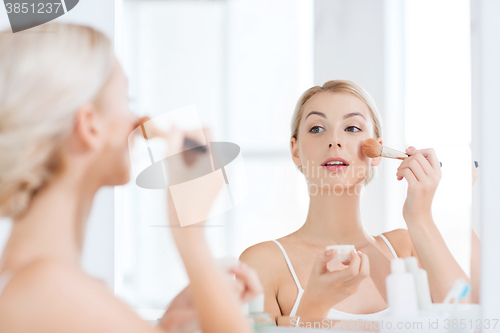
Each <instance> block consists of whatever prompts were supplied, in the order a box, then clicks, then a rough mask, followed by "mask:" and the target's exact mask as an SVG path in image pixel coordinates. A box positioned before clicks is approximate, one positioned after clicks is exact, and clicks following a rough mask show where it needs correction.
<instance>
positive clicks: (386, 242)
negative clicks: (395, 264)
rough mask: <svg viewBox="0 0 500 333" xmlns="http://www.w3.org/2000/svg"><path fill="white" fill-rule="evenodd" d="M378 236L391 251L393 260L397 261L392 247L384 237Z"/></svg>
mask: <svg viewBox="0 0 500 333" xmlns="http://www.w3.org/2000/svg"><path fill="white" fill-rule="evenodd" d="M379 236H380V238H382V240H383V241H384V242H385V244H386V245H387V247H388V248H389V250H391V253H392V255H393V257H394V259H397V258H398V255H397V253H396V251H394V248H393V247H392V245H391V243H390V242H389V240H388V239H387V238H386V237H385V236H384V235H382V234H380V235H379Z"/></svg>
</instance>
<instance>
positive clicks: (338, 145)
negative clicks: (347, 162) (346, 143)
mask: <svg viewBox="0 0 500 333" xmlns="http://www.w3.org/2000/svg"><path fill="white" fill-rule="evenodd" d="M332 146H333V145H332V144H331V143H330V145H329V146H328V148H332ZM337 147H339V148H342V145H341V144H340V142H337Z"/></svg>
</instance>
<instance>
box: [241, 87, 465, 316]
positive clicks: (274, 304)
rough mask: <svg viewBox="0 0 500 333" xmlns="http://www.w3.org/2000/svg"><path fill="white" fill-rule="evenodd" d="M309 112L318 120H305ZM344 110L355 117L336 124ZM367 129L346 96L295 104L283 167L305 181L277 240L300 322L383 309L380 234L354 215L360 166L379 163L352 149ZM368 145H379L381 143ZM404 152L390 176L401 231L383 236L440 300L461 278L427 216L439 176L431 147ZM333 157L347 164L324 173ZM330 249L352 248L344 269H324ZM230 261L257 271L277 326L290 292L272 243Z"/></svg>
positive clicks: (364, 115) (386, 265)
mask: <svg viewBox="0 0 500 333" xmlns="http://www.w3.org/2000/svg"><path fill="white" fill-rule="evenodd" d="M312 111H318V112H321V113H323V114H324V116H320V115H317V114H312V115H310V116H308V115H309V113H311V112H312ZM351 113H358V114H359V115H355V116H353V117H348V118H347V119H344V117H345V116H346V115H349V114H351ZM352 126H355V128H353V127H352ZM373 133H374V131H373V119H372V117H371V114H370V111H369V109H368V106H367V105H366V104H365V103H364V102H362V101H361V100H360V99H358V98H357V97H355V96H354V95H351V94H348V93H332V92H321V93H318V94H316V95H314V96H313V97H311V98H310V99H309V100H308V101H307V102H306V103H305V105H304V112H303V114H302V118H301V122H300V125H299V134H298V138H297V139H295V138H292V139H291V142H290V147H291V152H292V158H293V162H294V163H295V164H296V165H297V166H302V169H303V173H304V175H305V178H306V181H307V182H308V185H309V186H308V187H309V196H310V203H309V211H308V215H307V218H306V221H305V223H304V225H303V226H302V227H301V228H300V229H298V230H297V231H295V232H294V233H292V234H290V235H287V236H285V237H283V238H280V239H279V242H280V243H281V244H282V245H283V247H284V248H285V250H286V251H287V253H288V255H289V257H290V260H291V262H292V265H293V267H294V269H295V272H296V274H297V276H298V279H299V281H300V284H301V286H302V288H303V289H304V290H305V291H304V294H303V296H302V299H301V301H300V303H299V307H298V310H297V316H301V318H326V317H327V315H328V311H329V309H330V308H334V309H336V310H340V311H344V312H349V313H357V314H363V313H373V312H377V311H381V310H383V309H385V308H387V300H386V290H385V278H386V276H387V275H388V274H389V273H390V260H391V259H392V258H393V256H392V254H391V252H390V250H389V248H388V247H387V245H386V244H385V243H384V242H383V240H382V239H381V238H380V237H373V236H371V235H369V234H368V232H367V231H366V230H365V228H364V226H363V223H362V220H361V214H360V195H359V193H360V189H361V187H362V186H363V181H364V179H365V178H366V177H367V176H368V170H369V167H370V165H371V166H377V165H378V164H379V163H380V161H381V158H376V159H369V158H367V157H365V156H364V155H363V153H362V150H361V147H362V143H363V141H364V140H366V139H368V138H373ZM375 139H377V140H378V141H379V142H380V143H381V144H382V140H381V138H375ZM330 144H331V145H332V146H331V147H330ZM407 152H408V153H409V154H411V155H412V156H411V157H409V158H407V159H405V160H404V161H403V162H402V163H401V165H400V166H399V168H398V170H397V175H396V177H397V179H398V180H401V179H403V178H405V179H406V180H407V182H408V193H407V199H406V201H405V203H404V207H403V217H404V219H405V221H406V223H407V226H408V230H406V229H397V230H393V231H390V232H387V233H384V235H385V236H386V237H387V239H388V240H389V241H390V243H391V244H392V246H393V247H394V249H395V251H396V253H397V254H398V257H408V256H415V257H417V259H418V260H419V265H420V266H421V267H423V268H424V269H426V270H427V272H428V276H429V283H430V289H431V296H432V299H433V301H434V302H441V301H442V300H443V299H444V297H445V295H446V293H447V292H448V290H449V289H450V288H451V287H452V285H453V283H454V281H455V279H457V278H464V279H466V280H468V278H467V276H466V274H465V273H464V272H463V271H462V269H461V268H460V266H459V265H458V263H457V262H456V261H455V259H454V258H453V256H452V255H451V253H450V251H449V250H448V248H447V246H446V244H445V243H444V240H443V238H442V237H441V235H440V233H439V231H438V229H437V227H436V225H435V224H434V221H433V219H432V214H431V203H432V199H433V196H434V193H435V191H436V188H437V185H438V183H439V180H440V178H441V170H440V167H439V162H438V160H437V158H436V155H435V153H434V151H433V150H432V149H426V150H416V149H415V148H414V147H409V148H408V149H407ZM339 156H340V157H342V158H344V159H345V160H346V161H347V162H348V163H349V167H348V168H347V171H346V172H333V171H330V172H326V173H325V171H324V169H323V168H322V167H321V164H322V162H323V161H325V160H326V159H327V158H329V157H339ZM312 168H315V169H314V173H313V172H312ZM317 170H320V171H321V172H320V173H318V172H317ZM353 170H354V171H355V172H352V171H353ZM321 189H322V190H323V191H321ZM336 244H352V245H354V246H355V248H356V250H358V251H360V253H355V252H352V253H351V263H350V264H349V265H348V266H341V267H339V266H338V265H337V268H340V269H341V270H336V271H333V272H330V271H329V270H327V269H326V264H327V262H328V261H329V260H330V259H331V254H329V253H327V252H325V247H326V246H327V245H336ZM437 253H438V254H440V255H439V256H437V255H436V254H437ZM240 260H241V261H243V262H246V263H247V264H249V265H250V266H251V267H253V268H255V269H256V270H257V272H258V274H259V278H260V279H261V281H262V284H263V286H264V293H265V296H266V297H265V299H266V303H265V309H266V311H267V312H269V313H271V314H272V315H273V316H274V317H275V318H277V322H278V323H280V324H281V323H282V320H280V317H282V316H288V315H289V314H290V312H291V310H292V307H293V304H294V302H295V300H296V298H297V294H298V290H297V286H296V284H295V282H294V281H293V278H292V276H291V274H290V271H289V269H288V267H287V265H286V262H285V260H284V258H283V254H282V253H281V251H280V249H279V248H278V247H277V246H276V244H274V243H273V242H264V243H260V244H257V245H254V246H252V247H250V248H248V249H246V250H245V251H244V252H243V253H242V255H241V257H240ZM342 268H343V270H342Z"/></svg>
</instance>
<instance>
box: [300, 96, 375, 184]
mask: <svg viewBox="0 0 500 333" xmlns="http://www.w3.org/2000/svg"><path fill="white" fill-rule="evenodd" d="M298 133H299V134H298V138H297V140H295V138H292V142H291V146H292V156H293V159H294V163H295V164H296V165H297V166H302V172H303V174H304V176H305V177H306V180H307V182H308V183H309V185H311V184H315V185H316V186H318V187H321V188H324V189H325V190H326V189H332V190H335V189H338V188H342V189H347V188H350V187H355V186H359V185H361V184H362V183H363V182H364V180H365V179H366V178H367V177H368V175H369V172H370V166H371V165H372V166H375V165H378V164H379V163H380V158H379V159H370V158H368V157H366V156H365V155H363V152H362V149H361V148H362V144H363V142H364V141H365V140H366V139H369V138H373V137H374V120H373V116H372V112H371V111H370V109H369V107H368V105H366V104H365V103H364V102H363V101H362V100H360V99H359V98H357V97H356V96H354V95H353V94H350V93H346V92H320V93H317V94H315V95H314V96H312V97H311V98H310V99H309V100H308V101H307V102H306V103H305V105H304V109H303V113H302V117H301V120H300V125H299V131H298ZM376 139H378V140H379V142H381V141H380V138H376ZM331 158H334V159H336V160H339V161H338V162H333V163H334V164H337V165H326V162H328V160H329V159H331ZM330 164H331V163H330Z"/></svg>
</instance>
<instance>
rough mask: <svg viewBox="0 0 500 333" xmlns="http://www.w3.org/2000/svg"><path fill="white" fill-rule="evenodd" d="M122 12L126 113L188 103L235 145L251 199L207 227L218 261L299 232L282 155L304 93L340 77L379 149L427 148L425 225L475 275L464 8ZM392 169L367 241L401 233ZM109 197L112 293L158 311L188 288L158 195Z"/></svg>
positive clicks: (260, 3)
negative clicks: (357, 100) (364, 98)
mask: <svg viewBox="0 0 500 333" xmlns="http://www.w3.org/2000/svg"><path fill="white" fill-rule="evenodd" d="M119 17H121V26H120V27H119V29H118V30H117V38H118V40H119V41H122V42H121V43H119V44H118V46H119V48H118V54H119V56H120V57H121V60H122V62H123V64H124V68H125V70H126V72H127V74H128V76H129V79H130V87H131V88H130V90H131V95H132V97H133V98H134V105H133V109H134V110H135V112H136V113H137V114H139V115H146V114H147V115H150V116H151V117H154V116H156V115H160V114H163V113H165V112H167V111H171V110H175V109H178V108H181V107H184V106H187V105H192V104H196V106H197V109H198V112H199V117H200V119H201V121H202V123H203V124H204V125H206V126H209V127H211V128H212V130H213V132H214V136H215V138H216V139H217V140H218V141H228V142H233V143H236V144H238V145H239V146H240V148H241V152H242V156H243V159H244V162H245V166H246V172H247V182H248V194H247V198H246V199H245V200H244V202H243V203H242V204H241V205H239V206H237V207H236V208H234V209H233V210H231V211H229V212H227V213H225V214H223V215H221V216H219V217H217V218H215V219H214V220H213V221H210V222H209V224H211V225H214V227H213V228H207V230H206V234H207V237H208V238H209V240H210V243H211V246H212V251H213V253H214V255H215V256H216V257H228V256H229V257H238V256H239V255H240V254H241V252H242V251H243V250H245V249H246V248H247V247H249V246H251V245H253V244H257V243H260V242H263V241H268V240H271V239H277V238H280V237H283V236H284V235H287V234H289V233H291V232H293V231H295V230H297V229H298V228H300V227H301V226H302V224H303V223H304V221H305V218H306V215H307V212H308V205H309V196H308V193H307V186H306V183H305V180H304V176H303V175H302V174H300V173H299V172H298V171H297V169H296V167H295V165H294V164H293V161H292V158H291V155H290V121H291V117H292V113H293V109H294V106H295V103H296V102H297V100H298V98H299V97H300V95H301V94H302V93H303V92H304V91H305V90H306V89H308V88H310V87H312V86H314V85H322V84H323V83H325V82H326V81H328V80H332V79H346V80H351V81H354V82H356V83H358V84H359V85H361V86H362V87H363V88H364V89H365V90H366V91H368V93H369V94H370V95H371V96H372V97H373V99H374V100H375V102H376V104H377V106H378V109H379V111H380V113H381V117H382V121H383V140H384V145H386V146H389V147H391V148H395V149H398V150H403V151H404V149H405V148H406V147H408V146H410V145H413V146H415V147H417V148H429V147H432V148H434V149H435V151H436V154H437V156H438V158H439V160H440V161H441V162H442V174H443V176H442V179H441V182H440V184H439V187H438V190H437V192H436V194H435V197H434V201H433V217H434V221H435V223H436V225H437V226H438V228H439V231H440V233H441V234H442V236H443V238H444V240H445V241H446V244H447V246H448V248H449V249H450V251H451V253H452V254H453V256H454V257H455V259H456V260H457V262H458V263H459V264H460V266H461V267H462V269H463V270H464V271H465V272H466V273H467V274H468V275H470V272H471V241H470V240H471V218H470V216H471V165H472V164H471V161H472V159H473V156H474V154H473V152H471V77H470V71H471V59H470V52H471V49H470V3H469V1H467V0H460V1H456V0H439V1H436V0H434V1H410V0H406V1H399V0H389V1H372V0H364V1H361V0H357V1H342V0H314V1H313V0H293V1H290V0H252V1H242V0H241V1H240V0H227V1H187V2H186V1H133V0H124V1H123V4H122V12H121V13H119ZM399 163H400V162H399V161H396V160H389V159H384V160H383V161H382V163H381V165H380V166H379V167H378V175H377V177H376V178H375V180H374V181H373V182H372V183H371V184H369V185H368V186H367V187H366V188H365V190H364V192H365V193H364V194H363V197H362V208H361V213H362V220H363V224H364V226H365V228H366V230H367V231H368V232H369V233H370V234H371V235H378V234H380V233H383V232H386V231H389V230H393V229H397V228H406V224H405V221H404V219H403V216H402V207H403V203H404V201H405V199H406V182H405V181H402V182H398V181H397V180H396V177H395V174H396V170H397V168H398V166H399ZM116 191H117V193H118V195H117V201H116V207H117V209H118V211H119V214H118V217H117V221H116V224H117V225H118V226H119V227H118V228H117V231H116V239H117V244H119V245H118V247H117V258H120V261H119V262H117V265H116V271H115V276H116V277H117V280H118V281H119V283H117V285H116V286H117V287H116V292H117V294H118V295H120V296H121V297H122V298H123V299H125V300H126V301H127V302H128V303H129V304H131V305H132V306H133V307H135V308H141V309H149V310H151V311H154V310H156V309H157V310H160V311H159V312H158V313H161V310H163V308H164V307H165V306H166V305H167V304H168V302H169V300H171V299H172V298H173V297H174V296H175V294H176V293H177V292H179V291H180V290H181V289H182V288H183V287H184V286H185V285H186V284H187V278H186V276H185V274H184V273H183V269H182V263H181V261H180V259H179V258H178V257H177V254H176V251H175V249H174V248H175V247H174V244H173V242H172V240H171V239H170V235H169V231H168V229H167V228H162V224H163V222H162V221H164V219H165V213H164V212H163V209H164V205H163V204H162V202H163V198H162V196H161V194H158V193H155V192H153V191H148V190H144V189H141V188H138V187H137V186H135V183H134V182H131V183H130V184H129V185H127V186H124V187H121V188H118V189H117V190H116ZM474 228H476V229H478V228H479V226H478V225H474ZM476 231H477V233H479V230H476ZM158 263H162V264H161V265H159V264H158ZM165 281H167V283H165ZM474 292H475V290H473V293H474Z"/></svg>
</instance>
